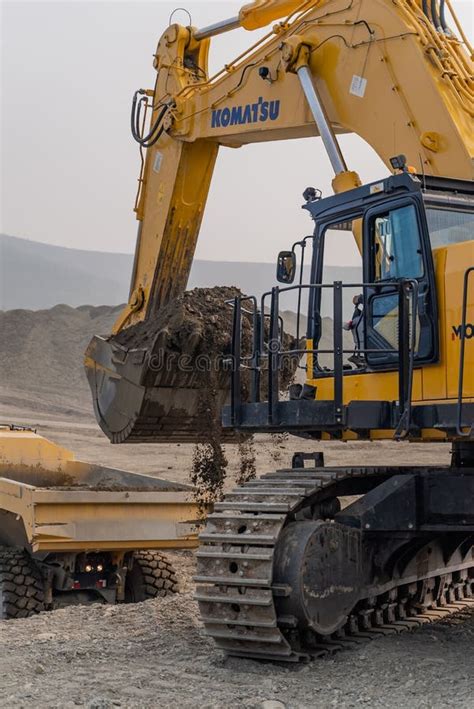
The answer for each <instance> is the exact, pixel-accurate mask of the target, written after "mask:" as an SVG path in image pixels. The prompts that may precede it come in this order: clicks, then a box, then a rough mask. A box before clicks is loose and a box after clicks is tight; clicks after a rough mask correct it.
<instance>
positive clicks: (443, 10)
mask: <svg viewBox="0 0 474 709" xmlns="http://www.w3.org/2000/svg"><path fill="white" fill-rule="evenodd" d="M439 20H440V22H441V27H442V28H443V32H446V34H451V30H450V29H449V27H448V23H447V22H446V0H440V2H439Z"/></svg>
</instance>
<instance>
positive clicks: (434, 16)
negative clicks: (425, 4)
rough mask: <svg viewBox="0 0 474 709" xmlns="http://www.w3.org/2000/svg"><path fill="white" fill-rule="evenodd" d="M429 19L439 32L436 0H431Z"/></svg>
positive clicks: (439, 25) (439, 24)
mask: <svg viewBox="0 0 474 709" xmlns="http://www.w3.org/2000/svg"><path fill="white" fill-rule="evenodd" d="M431 19H432V22H433V24H434V26H435V29H436V30H437V31H438V32H439V31H440V30H441V23H440V21H439V16H438V3H437V1H436V0H431Z"/></svg>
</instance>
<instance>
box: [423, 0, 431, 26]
mask: <svg viewBox="0 0 474 709" xmlns="http://www.w3.org/2000/svg"><path fill="white" fill-rule="evenodd" d="M423 13H424V15H425V16H426V17H427V18H428V19H429V20H430V22H431V16H430V11H429V9H428V0H423Z"/></svg>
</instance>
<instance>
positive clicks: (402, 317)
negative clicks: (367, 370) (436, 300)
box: [398, 281, 410, 416]
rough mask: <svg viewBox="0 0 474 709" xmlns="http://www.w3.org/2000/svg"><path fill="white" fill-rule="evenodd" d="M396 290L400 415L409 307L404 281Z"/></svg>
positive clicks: (406, 381)
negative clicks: (397, 290)
mask: <svg viewBox="0 0 474 709" xmlns="http://www.w3.org/2000/svg"><path fill="white" fill-rule="evenodd" d="M399 289H400V290H399V292H398V402H399V411H400V416H403V413H404V411H405V409H406V404H407V398H408V386H409V369H410V309H409V300H408V297H407V291H406V282H405V281H400V283H399Z"/></svg>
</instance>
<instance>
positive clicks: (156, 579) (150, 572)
mask: <svg viewBox="0 0 474 709" xmlns="http://www.w3.org/2000/svg"><path fill="white" fill-rule="evenodd" d="M177 592H178V581H177V579H176V572H175V570H174V568H173V566H172V565H171V563H170V562H169V561H168V559H167V558H166V556H165V555H164V554H162V553H161V552H159V551H136V552H135V553H134V555H133V566H132V568H131V570H130V571H129V572H128V573H127V578H126V581H125V603H140V601H146V600H147V599H148V598H159V597H163V596H167V595H168V594H169V593H177Z"/></svg>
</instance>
